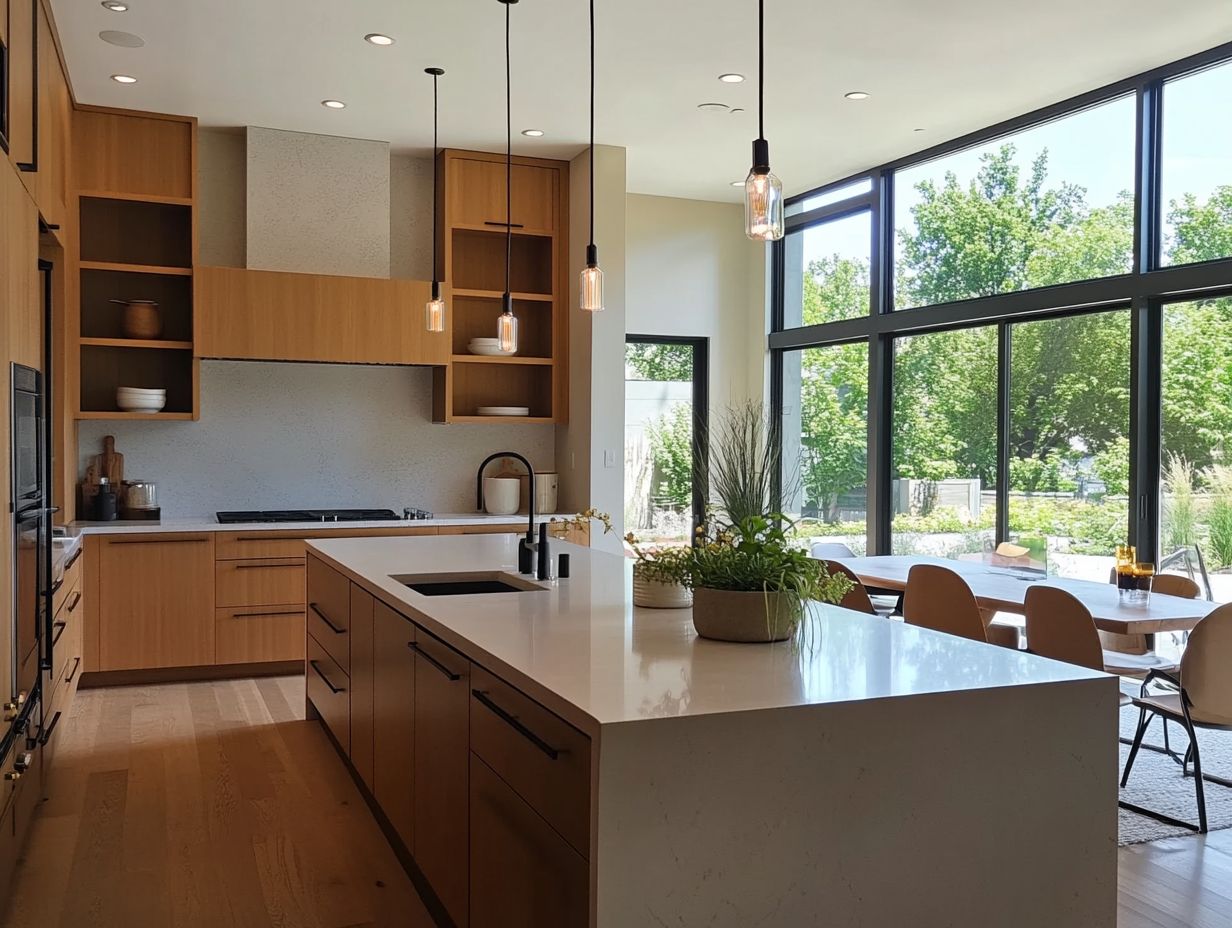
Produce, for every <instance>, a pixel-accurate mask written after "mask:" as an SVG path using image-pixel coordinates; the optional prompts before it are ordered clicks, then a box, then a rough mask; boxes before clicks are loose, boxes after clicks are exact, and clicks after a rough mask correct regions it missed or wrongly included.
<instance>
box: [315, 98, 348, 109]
mask: <svg viewBox="0 0 1232 928" xmlns="http://www.w3.org/2000/svg"><path fill="white" fill-rule="evenodd" d="M321 105H322V106H325V107H328V108H329V109H331V110H344V109H346V104H345V103H343V102H342V101H341V100H322V101H321Z"/></svg>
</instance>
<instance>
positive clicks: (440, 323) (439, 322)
mask: <svg viewBox="0 0 1232 928" xmlns="http://www.w3.org/2000/svg"><path fill="white" fill-rule="evenodd" d="M424 73H425V74H431V75H432V297H431V299H429V300H428V304H427V306H425V307H424V325H425V326H426V327H427V329H428V331H429V332H444V331H445V301H444V300H442V299H441V281H440V279H439V277H438V276H437V263H436V239H437V234H436V222H437V219H436V215H437V209H438V206H439V203H438V202H437V201H438V200H439V199H440V189H441V188H440V185H439V184H438V182H437V171H438V170H439V169H440V168H439V165H440V159H439V158H438V157H437V154H438V152H437V145H436V129H437V116H436V114H437V106H436V79H437V78H438V77H440V76H441V75H442V74H444V73H445V71H444V70H443V69H442V68H424Z"/></svg>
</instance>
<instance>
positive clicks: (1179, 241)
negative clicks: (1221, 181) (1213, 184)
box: [1168, 184, 1232, 264]
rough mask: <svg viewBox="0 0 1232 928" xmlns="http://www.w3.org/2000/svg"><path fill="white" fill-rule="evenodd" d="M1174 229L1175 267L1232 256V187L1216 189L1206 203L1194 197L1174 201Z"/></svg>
mask: <svg viewBox="0 0 1232 928" xmlns="http://www.w3.org/2000/svg"><path fill="white" fill-rule="evenodd" d="M1168 221H1169V222H1170V223H1171V225H1172V237H1173V241H1172V251H1171V255H1170V257H1171V259H1172V263H1173V264H1189V263H1190V262H1193V261H1211V260H1214V259H1215V258H1226V257H1228V256H1229V255H1232V184H1229V185H1227V186H1223V187H1217V188H1216V189H1215V191H1214V192H1213V193H1212V194H1211V195H1210V198H1209V199H1207V201H1206V202H1205V203H1199V202H1198V199H1197V197H1195V196H1194V195H1193V194H1192V193H1187V194H1185V195H1184V196H1183V197H1182V198H1181V200H1180V202H1179V203H1178V202H1177V201H1175V200H1173V201H1172V204H1171V209H1169V211H1168Z"/></svg>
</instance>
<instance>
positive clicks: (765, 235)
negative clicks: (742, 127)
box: [744, 0, 783, 242]
mask: <svg viewBox="0 0 1232 928" xmlns="http://www.w3.org/2000/svg"><path fill="white" fill-rule="evenodd" d="M744 234H745V235H747V236H748V237H749V238H751V239H753V240H754V241H759V242H777V241H778V240H779V239H781V238H782V237H783V184H782V182H781V181H780V180H779V179H778V178H777V177H775V176H774V175H773V174H771V173H770V145H769V143H768V142H767V141H766V0H757V139H756V140H755V141H754V142H753V167H752V168H750V169H749V176H748V177H747V178H745V181H744Z"/></svg>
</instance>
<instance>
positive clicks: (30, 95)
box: [0, 0, 39, 172]
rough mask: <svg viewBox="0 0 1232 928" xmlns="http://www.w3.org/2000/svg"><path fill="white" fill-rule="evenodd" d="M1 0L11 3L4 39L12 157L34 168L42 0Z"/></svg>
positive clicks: (22, 167) (21, 165)
mask: <svg viewBox="0 0 1232 928" xmlns="http://www.w3.org/2000/svg"><path fill="white" fill-rule="evenodd" d="M0 3H2V4H3V5H4V6H7V7H8V10H7V14H8V15H7V17H6V18H7V26H8V28H7V30H6V31H5V35H4V39H5V48H6V50H7V57H8V74H7V75H6V77H7V80H8V93H7V95H6V97H5V106H6V108H7V110H8V118H7V120H6V123H7V125H6V126H5V130H6V135H7V139H6V140H7V143H8V152H9V160H11V161H12V162H13V164H15V165H16V166H17V167H18V168H19V169H20V170H22V171H23V172H31V171H34V170H36V169H37V167H38V122H37V119H38V71H37V61H38V34H37V31H38V19H39V17H38V9H39V0H0ZM0 12H3V10H2V9H0Z"/></svg>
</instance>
